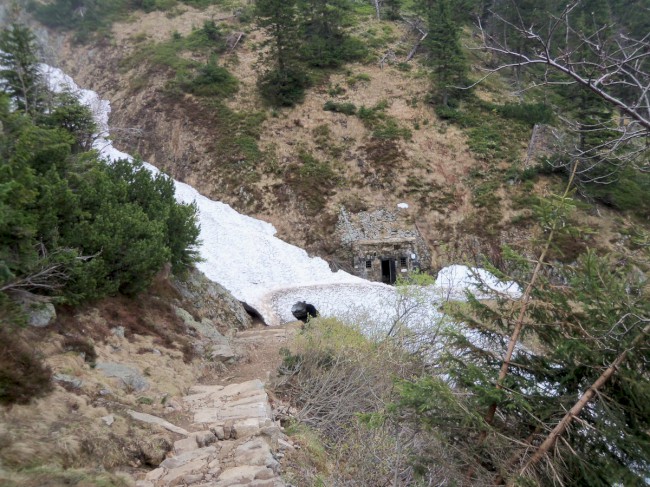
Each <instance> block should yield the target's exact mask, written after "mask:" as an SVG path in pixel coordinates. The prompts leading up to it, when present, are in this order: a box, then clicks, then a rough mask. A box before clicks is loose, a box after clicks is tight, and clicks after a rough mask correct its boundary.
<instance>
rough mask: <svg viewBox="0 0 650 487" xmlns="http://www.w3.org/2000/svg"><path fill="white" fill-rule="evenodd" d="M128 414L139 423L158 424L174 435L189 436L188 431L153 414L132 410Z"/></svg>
mask: <svg viewBox="0 0 650 487" xmlns="http://www.w3.org/2000/svg"><path fill="white" fill-rule="evenodd" d="M127 413H128V415H129V416H131V417H132V418H133V419H135V420H137V421H142V422H143V423H149V424H157V425H158V426H161V427H163V428H165V429H166V430H169V431H171V432H173V433H178V434H179V435H183V436H188V435H189V433H188V432H187V430H185V429H183V428H181V427H180V426H176V425H173V424H171V423H170V422H169V421H165V420H164V419H162V418H159V417H158V416H153V415H151V414H146V413H139V412H137V411H132V410H130V409H129V410H128V411H127Z"/></svg>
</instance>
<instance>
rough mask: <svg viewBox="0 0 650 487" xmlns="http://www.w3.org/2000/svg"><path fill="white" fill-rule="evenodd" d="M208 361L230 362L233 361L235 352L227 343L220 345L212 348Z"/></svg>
mask: <svg viewBox="0 0 650 487" xmlns="http://www.w3.org/2000/svg"><path fill="white" fill-rule="evenodd" d="M209 355H210V359H211V360H214V361H216V362H230V361H232V360H234V359H235V356H236V355H235V352H234V350H233V349H232V347H231V346H230V345H229V344H228V343H220V344H215V345H213V346H212V350H211V351H210V354H209Z"/></svg>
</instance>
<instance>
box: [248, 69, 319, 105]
mask: <svg viewBox="0 0 650 487" xmlns="http://www.w3.org/2000/svg"><path fill="white" fill-rule="evenodd" d="M310 85H311V81H310V79H309V77H308V76H307V75H306V74H305V73H304V72H303V71H302V70H298V69H296V70H288V69H287V70H285V71H278V70H271V71H268V72H266V73H265V74H264V75H263V76H261V77H260V79H259V81H258V87H259V90H260V94H261V95H262V98H264V99H265V100H266V101H267V102H268V103H269V104H270V105H272V106H275V107H292V106H294V105H296V104H298V103H300V102H302V100H303V99H304V98H305V89H306V88H308V87H309V86H310Z"/></svg>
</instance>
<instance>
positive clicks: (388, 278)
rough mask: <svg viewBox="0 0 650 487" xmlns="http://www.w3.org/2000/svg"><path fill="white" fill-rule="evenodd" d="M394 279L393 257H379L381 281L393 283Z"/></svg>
mask: <svg viewBox="0 0 650 487" xmlns="http://www.w3.org/2000/svg"><path fill="white" fill-rule="evenodd" d="M395 279H396V275H395V259H381V282H384V283H386V284H394V283H395Z"/></svg>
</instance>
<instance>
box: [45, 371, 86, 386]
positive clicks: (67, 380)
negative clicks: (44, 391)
mask: <svg viewBox="0 0 650 487" xmlns="http://www.w3.org/2000/svg"><path fill="white" fill-rule="evenodd" d="M52 378H53V379H54V380H55V381H57V382H63V383H64V384H66V385H68V386H70V387H74V388H75V389H79V388H81V387H82V386H83V385H84V382H83V381H82V380H81V379H78V378H76V377H72V376H71V375H67V374H54V375H53V376H52Z"/></svg>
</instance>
